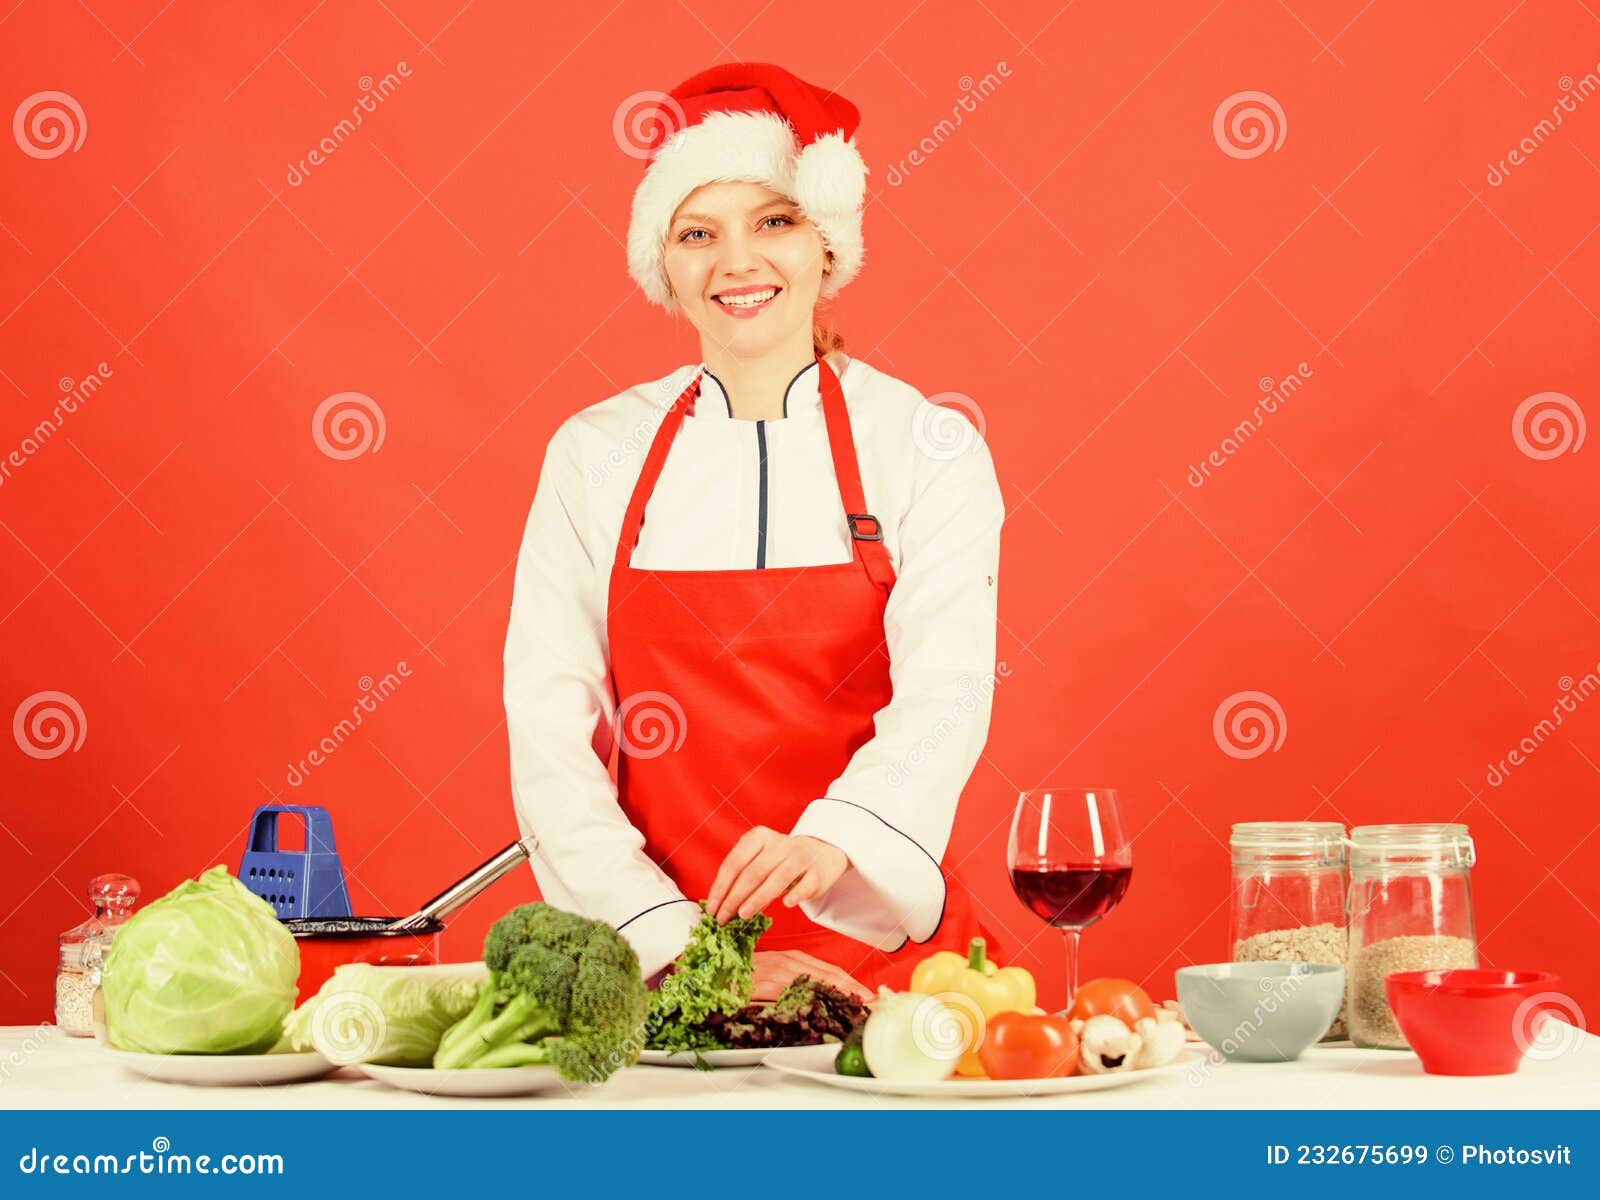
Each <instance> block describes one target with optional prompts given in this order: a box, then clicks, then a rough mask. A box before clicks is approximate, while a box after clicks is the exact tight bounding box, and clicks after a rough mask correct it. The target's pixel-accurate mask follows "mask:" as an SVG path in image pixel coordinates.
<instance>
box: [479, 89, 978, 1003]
mask: <svg viewBox="0 0 1600 1200" xmlns="http://www.w3.org/2000/svg"><path fill="white" fill-rule="evenodd" d="M668 107H669V109H670V114H669V117H670V125H669V127H668V128H665V129H662V130H660V131H659V132H658V136H657V138H656V142H655V144H654V145H653V146H652V147H651V149H652V150H653V155H652V160H651V162H650V165H649V167H648V168H647V171H646V174H645V178H644V180H643V182H642V183H641V184H640V185H639V188H638V191H637V193H636V195H635V198H634V204H633V213H632V220H631V225H630V228H629V232H628V264H629V271H630V274H631V275H632V276H633V278H634V280H635V281H636V282H637V283H638V284H639V285H640V287H641V288H642V289H643V290H644V292H645V294H646V295H647V296H648V297H649V298H650V299H651V300H652V301H655V302H656V303H659V304H661V305H662V306H663V307H665V308H667V309H668V311H670V312H676V313H679V314H681V315H682V316H684V317H686V318H687V319H688V321H689V322H690V324H692V325H693V326H694V328H695V331H696V332H697V333H698V334H699V338H700V357H701V360H702V361H701V363H700V364H698V365H696V366H691V367H684V368H680V369H678V370H676V371H674V372H673V373H672V374H670V375H668V376H667V377H666V378H665V379H661V380H657V381H655V382H653V383H648V384H642V385H640V386H638V387H634V388H631V389H629V390H628V391H626V392H624V393H622V394H621V395H618V396H614V397H612V398H611V399H609V400H606V401H603V402H602V403H600V404H597V405H594V406H592V407H590V408H587V409H584V410H583V411H582V412H580V413H578V414H577V415H576V416H574V417H572V418H571V419H569V420H568V421H567V422H566V423H565V424H563V425H562V426H561V427H560V428H559V429H558V430H557V431H556V433H555V435H554V436H553V437H552V438H551V440H550V444H549V447H548V449H547V452H546V454H545V460H544V467H543V471H542V474H541V475H540V478H539V484H538V488H537V492H536V494H535V497H534V501H533V507H532V511H531V513H530V516H529V519H528V526H527V532H526V535H525V537H524V541H523V545H522V551H521V556H520V558H519V561H518V566H517V575H516V586H515V597H514V600H513V604H512V610H511V624H510V630H509V633H508V636H507V639H506V653H505V667H506V676H505V700H506V715H507V722H508V728H509V732H510V742H511V762H512V785H513V793H514V797H515V802H516V810H517V815H518V820H519V823H520V825H521V827H522V830H523V833H524V835H528V834H530V833H532V834H537V836H538V838H539V849H538V852H537V853H536V854H535V856H534V860H533V861H534V873H535V875H536V877H537V879H538V883H539V887H540V890H541V892H542V894H543V895H544V897H545V898H546V899H547V900H548V901H549V902H551V903H553V904H556V905H559V906H561V907H564V908H570V909H573V910H576V911H579V912H582V913H584V914H586V915H588V916H591V917H598V918H601V919H603V920H606V921H609V922H610V923H611V924H613V925H615V926H616V927H617V928H618V929H620V930H621V931H622V932H623V934H624V935H625V936H626V937H627V938H628V939H629V941H630V942H631V943H632V945H633V946H634V947H635V948H636V950H637V951H638V954H639V960H640V966H641V968H642V969H643V971H644V973H645V975H646V977H647V978H653V977H656V976H658V975H659V974H660V973H661V972H662V971H663V970H664V969H665V968H667V967H669V966H670V964H671V963H672V961H673V959H675V958H676V957H677V956H678V954H679V953H680V952H681V951H682V949H683V947H684V944H685V942H686V941H687V939H688V936H689V932H690V930H691V928H692V927H693V926H694V924H695V923H696V921H697V920H698V919H699V916H700V912H699V909H698V907H697V905H696V903H695V902H696V901H698V900H701V899H705V900H706V901H707V902H708V908H709V910H710V911H711V912H713V913H714V914H715V915H716V916H717V918H718V919H719V920H727V919H729V918H731V917H732V916H733V915H734V914H736V913H737V914H739V915H742V916H749V915H751V914H753V913H756V912H768V913H769V915H771V916H772V917H773V922H774V923H773V926H772V928H771V929H770V930H769V931H768V933H767V935H766V936H765V937H764V938H763V939H762V941H761V943H760V946H761V953H759V954H758V955H757V957H756V966H757V977H756V984H757V990H756V994H757V995H758V996H762V995H772V994H774V993H775V991H776V990H777V989H778V988H780V987H781V986H782V985H783V984H784V983H786V982H787V981H788V980H789V979H790V978H792V977H793V976H794V975H795V974H797V973H806V972H808V973H810V974H811V975H813V977H821V978H824V979H828V980H830V981H832V982H835V983H837V984H839V985H841V986H847V987H852V988H858V987H859V986H860V985H862V984H865V985H867V987H869V988H870V987H876V986H877V985H879V984H880V983H888V984H890V985H891V986H904V984H905V981H906V979H907V976H908V975H909V972H910V968H911V966H912V965H913V964H914V962H915V961H916V960H918V959H920V958H922V957H923V956H925V955H926V954H928V953H930V952H932V950H934V949H964V948H965V945H966V943H967V941H968V939H969V938H971V937H972V936H974V935H976V934H980V933H982V934H984V935H985V936H990V937H991V938H992V935H990V934H989V933H988V932H987V930H985V929H984V928H983V927H982V926H981V925H980V924H979V923H978V922H977V921H976V919H975V917H974V914H973V911H972V903H971V900H970V897H969V893H968V892H967V890H966V888H965V887H964V886H962V885H961V883H960V881H959V878H957V877H955V876H954V874H953V873H947V872H946V871H945V870H944V869H942V868H941V866H940V863H939V859H940V856H941V855H942V854H943V852H944V848H945V846H946V843H947V842H948V840H949V836H950V828H951V823H952V821H953V820H954V816H955V809H956V802H957V800H958V798H959V797H960V794H961V789H962V787H963V786H964V785H965V783H966V781H967V778H968V776H969V775H970V773H971V771H972V768H973V766H974V764H975V763H976V761H977V758H978V755H979V753H980V752H981V750H982V747H983V743H984V740H985V737H986V736H987V732H988V725H989V698H990V691H991V688H992V682H993V679H994V675H993V671H994V666H995V659H994V651H995V575H996V571H997V568H998V560H999V536H1000V524H1001V520H1002V518H1003V506H1002V502H1001V498H1000V492H999V488H998V486H997V484H996V482H995V477H994V468H993V465H992V462H991V460H990V457H989V453H988V450H987V449H986V448H985V446H984V445H983V442H982V440H981V438H979V437H978V436H977V434H976V431H975V430H973V429H972V428H971V427H970V426H968V425H967V424H966V422H965V420H964V418H962V417H959V416H957V415H955V414H953V413H951V412H950V411H949V410H947V409H942V408H937V407H934V406H932V405H930V404H929V403H928V402H927V401H926V400H924V399H923V398H922V397H921V396H920V395H919V394H918V393H917V392H916V391H915V390H914V389H913V388H911V387H910V386H908V385H906V384H904V383H901V382H900V381H899V380H896V379H893V378H891V377H890V376H888V375H885V374H883V373H882V372H880V371H878V370H876V369H874V368H873V367H870V366H868V365H867V364H866V363H864V362H862V361H860V360H858V359H851V358H847V357H846V356H845V355H844V354H843V353H842V342H841V341H840V339H839V338H838V337H837V335H835V334H833V333H832V332H831V331H826V330H823V329H821V328H819V327H818V326H817V325H816V323H815V322H816V315H815V314H816V307H817V304H818V301H819V300H823V299H828V298H831V297H832V296H834V295H836V294H837V293H838V291H839V289H840V288H842V287H843V286H844V285H845V284H846V283H847V282H849V280H850V279H851V278H852V277H854V276H855V274H856V273H857V272H858V271H859V270H860V267H861V262H862V240H861V205H862V200H863V197H864V193H865V176H866V167H865V165H864V164H863V163H862V160H861V158H860V155H859V154H858V153H857V151H856V149H855V146H854V144H853V142H852V141H851V140H850V139H851V136H852V134H853V133H854V130H855V127H856V124H857V121H858V114H857V112H856V110H855V108H854V106H852V105H851V104H850V103H849V102H848V101H846V100H844V99H842V98H840V97H838V96H835V95H833V94H831V93H828V92H824V91H820V90H819V89H816V88H813V87H812V86H810V85H809V84H806V83H804V82H802V81H801V80H799V79H796V78H795V77H794V76H793V75H790V74H789V73H788V72H787V71H784V70H782V69H781V68H778V67H773V66H768V65H765V64H748V63H746V64H729V65H726V66H722V67H717V68H714V69H712V70H710V71H706V72H703V73H702V74H700V75H697V76H695V77H694V78H692V79H690V80H688V81H687V82H685V83H683V84H681V85H680V86H679V87H678V88H677V89H676V90H675V91H674V92H673V93H672V100H671V103H670V105H669V106H668ZM951 421H954V422H959V423H960V428H961V430H962V432H963V435H964V436H963V437H962V438H961V439H959V442H960V443H962V444H957V445H954V446H952V445H951V444H950V442H949V439H948V438H937V435H936V434H935V435H934V436H935V439H936V440H935V444H929V443H930V436H929V430H931V429H936V428H937V427H938V426H939V425H940V424H941V423H945V422H951ZM946 428H948V425H946ZM614 747H615V748H616V749H617V750H618V758H617V770H616V778H615V781H614V782H613V780H612V777H611V775H610V773H609V771H608V763H609V761H610V756H611V752H612V750H613V748H614Z"/></svg>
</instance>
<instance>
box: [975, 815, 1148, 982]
mask: <svg viewBox="0 0 1600 1200" xmlns="http://www.w3.org/2000/svg"><path fill="white" fill-rule="evenodd" d="M1006 865H1007V866H1008V867H1010V869H1011V887H1012V890H1014V891H1015V892H1016V893H1017V898H1018V899H1019V900H1021V901H1022V902H1023V903H1024V904H1026V905H1027V906H1028V907H1029V908H1030V909H1032V910H1033V912H1034V913H1035V914H1036V915H1037V916H1039V917H1040V918H1042V919H1043V920H1045V921H1047V922H1049V923H1050V924H1051V925H1054V926H1055V927H1056V928H1057V929H1059V930H1061V932H1062V935H1063V936H1064V938H1065V940H1066V950H1067V1003H1066V1007H1067V1008H1071V1007H1072V1000H1073V997H1074V996H1075V995H1077V992H1078V940H1079V938H1080V937H1082V935H1083V931H1084V930H1085V929H1087V928H1088V927H1089V926H1090V925H1093V924H1094V923H1095V922H1096V921H1098V920H1099V919H1100V918H1101V917H1103V916H1105V915H1106V914H1107V913H1108V912H1110V911H1111V910H1112V909H1113V908H1115V907H1116V906H1117V904H1118V902H1119V901H1121V899H1122V897H1123V896H1124V895H1126V894H1127V891H1128V884H1129V883H1130V882H1131V881H1132V879H1133V846H1132V844H1131V843H1130V842H1129V840H1128V836H1127V833H1126V832H1125V831H1124V829H1123V823H1122V811H1121V808H1120V806H1119V805H1118V803H1117V793H1116V791H1115V790H1114V789H1111V788H1046V789H1042V790H1039V791H1032V792H1023V793H1021V794H1020V795H1019V796H1018V797H1017V810H1016V812H1015V813H1014V814H1013V815H1012V818H1011V838H1010V840H1009V842H1008V843H1007V845H1006ZM1063 1011H1064V1010H1063Z"/></svg>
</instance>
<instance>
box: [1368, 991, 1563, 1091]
mask: <svg viewBox="0 0 1600 1200" xmlns="http://www.w3.org/2000/svg"><path fill="white" fill-rule="evenodd" d="M1560 986H1561V980H1560V978H1559V977H1557V976H1556V975H1554V974H1552V973H1551V972H1549V971H1491V970H1489V969H1487V968H1482V967H1474V968H1471V969H1465V970H1455V971H1397V972H1395V973H1394V974H1392V975H1388V976H1385V977H1384V981H1383V990H1384V993H1385V995H1387V996H1388V998H1389V1008H1390V1009H1391V1010H1392V1011H1393V1012H1394V1019H1395V1021H1396V1023H1397V1024H1398V1025H1399V1026H1400V1032H1401V1033H1403V1034H1405V1036H1406V1041H1407V1042H1409V1043H1410V1044H1411V1048H1412V1049H1413V1050H1415V1051H1416V1053H1417V1057H1418V1058H1420V1059H1421V1060H1422V1069H1423V1070H1424V1071H1426V1072H1428V1074H1430V1075H1510V1074H1511V1073H1512V1072H1514V1071H1515V1070H1516V1069H1517V1066H1518V1065H1519V1064H1520V1063H1521V1062H1522V1055H1523V1053H1524V1052H1525V1051H1526V1050H1527V1048H1528V1047H1529V1046H1530V1045H1532V1044H1533V1040H1534V1037H1535V1035H1536V1034H1537V1032H1538V1028H1539V1024H1540V1022H1541V1021H1543V1020H1545V1019H1546V1018H1545V1015H1544V1014H1545V1013H1547V1012H1550V1013H1557V1014H1559V1012H1560V1008H1559V1006H1558V1004H1557V997H1556V996H1554V995H1550V993H1554V992H1555V991H1556V989H1557V988H1558V987H1560Z"/></svg>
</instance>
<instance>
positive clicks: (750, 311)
mask: <svg viewBox="0 0 1600 1200" xmlns="http://www.w3.org/2000/svg"><path fill="white" fill-rule="evenodd" d="M782 291H783V289H782V288H780V287H774V286H772V285H770V284H769V285H767V286H765V287H737V288H729V289H728V290H727V291H724V292H718V293H717V294H716V295H715V296H712V297H711V299H712V300H713V301H714V302H715V303H716V305H717V307H718V308H720V309H722V311H723V312H725V313H727V314H728V315H729V316H730V317H735V318H738V319H740V320H748V319H750V318H751V317H756V316H760V315H761V314H762V313H764V312H765V311H766V310H767V308H768V307H769V306H770V305H771V304H772V302H773V301H774V300H776V299H777V298H778V296H779V295H780V294H781V293H782Z"/></svg>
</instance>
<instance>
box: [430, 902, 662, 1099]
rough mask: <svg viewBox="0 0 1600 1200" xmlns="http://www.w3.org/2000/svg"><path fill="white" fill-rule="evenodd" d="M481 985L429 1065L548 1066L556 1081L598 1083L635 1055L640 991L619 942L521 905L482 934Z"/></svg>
mask: <svg viewBox="0 0 1600 1200" xmlns="http://www.w3.org/2000/svg"><path fill="white" fill-rule="evenodd" d="M483 961H484V964H485V965H486V966H487V967H488V968H489V980H488V982H487V983H485V984H484V986H483V990H482V991H481V992H480V993H479V994H478V1000H477V1004H476V1005H475V1007H474V1008H473V1010H472V1012H470V1013H469V1014H468V1015H467V1016H466V1017H464V1018H462V1020H461V1021H459V1022H457V1023H456V1024H455V1025H453V1026H451V1028H450V1029H449V1030H447V1031H446V1032H445V1035H444V1038H443V1039H442V1040H441V1041H440V1043H439V1051H438V1053H437V1054H436V1055H435V1056H434V1060H433V1065H434V1066H435V1067H443V1068H459V1067H510V1066H526V1065H528V1064H530V1063H551V1064H553V1065H554V1066H555V1068H556V1070H558V1071H559V1072H560V1073H561V1077H562V1078H563V1079H571V1080H586V1081H588V1082H591V1083H603V1082H605V1080H606V1079H608V1078H610V1076H611V1074H612V1073H613V1072H614V1071H616V1070H618V1069H619V1068H621V1067H625V1066H628V1065H630V1064H632V1063H633V1062H635V1061H636V1060H637V1059H638V1057H639V1051H640V1049H641V1048H642V1047H643V1044H644V1037H643V1026H644V1019H645V1014H646V1012H647V1011H648V1008H649V1004H650V993H649V992H648V991H647V990H646V988H645V986H644V980H643V978H642V977H641V976H640V974H639V959H638V957H637V955H635V954H634V952H633V947H632V946H631V945H629V944H628V941H627V939H626V938H624V937H623V936H622V935H621V934H620V933H618V932H617V931H616V930H615V929H613V928H612V927H611V926H610V925H607V924H606V923H605V922H604V921H593V920H590V919H588V918H587V917H580V916H578V915H576V914H575V913H569V912H564V911H562V910H561V909H559V908H552V907H551V906H550V905H548V904H524V905H522V906H521V907H519V908H514V909H512V910H511V911H510V912H509V913H507V914H506V915H505V916H504V917H502V918H500V920H498V921H496V922H495V923H494V925H493V926H492V927H491V928H490V930H489V934H488V937H486V938H485V939H484V944H483Z"/></svg>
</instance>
